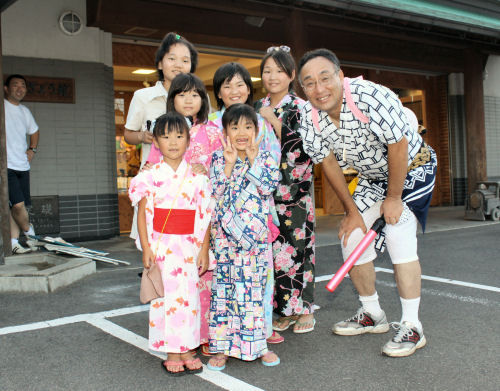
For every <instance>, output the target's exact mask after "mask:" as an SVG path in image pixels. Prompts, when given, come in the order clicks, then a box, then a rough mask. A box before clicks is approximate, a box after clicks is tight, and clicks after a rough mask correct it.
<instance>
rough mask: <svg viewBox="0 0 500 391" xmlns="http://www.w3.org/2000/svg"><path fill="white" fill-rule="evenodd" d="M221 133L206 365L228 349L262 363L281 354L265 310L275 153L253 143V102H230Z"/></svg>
mask: <svg viewBox="0 0 500 391" xmlns="http://www.w3.org/2000/svg"><path fill="white" fill-rule="evenodd" d="M222 124H223V126H224V133H225V135H226V141H224V140H223V139H221V141H222V145H223V148H224V149H223V151H216V152H215V153H214V154H213V158H212V164H211V167H210V182H211V184H212V198H213V199H214V200H213V202H214V213H213V215H212V222H211V247H212V249H213V250H214V254H215V258H216V261H217V265H216V267H215V270H214V278H213V284H212V297H211V301H210V323H209V343H210V352H211V353H216V355H215V356H214V357H212V358H211V359H210V360H209V363H208V368H209V369H211V370H216V371H220V370H223V369H224V368H225V366H226V361H227V359H228V357H235V358H238V359H240V360H245V361H252V360H256V359H257V358H261V360H262V363H263V364H264V365H266V366H275V365H278V364H279V362H280V360H279V357H278V356H277V355H276V354H275V353H273V352H271V351H269V350H268V348H267V342H266V335H267V324H266V323H267V321H266V317H265V302H264V301H265V289H266V283H267V278H268V273H267V271H268V270H269V267H270V265H272V249H271V243H270V242H269V238H268V233H269V228H268V216H269V209H270V206H271V203H270V199H271V197H272V194H273V192H274V190H275V189H276V186H277V184H278V181H279V170H278V165H277V163H276V161H275V160H274V159H273V158H272V157H271V154H270V152H269V151H262V150H261V149H259V144H260V142H261V141H262V136H260V137H259V138H257V132H258V130H257V129H258V121H257V116H256V113H255V110H254V109H253V108H252V107H251V106H248V105H246V104H234V105H232V106H231V107H229V108H228V109H227V110H226V111H225V113H224V115H223V117H222Z"/></svg>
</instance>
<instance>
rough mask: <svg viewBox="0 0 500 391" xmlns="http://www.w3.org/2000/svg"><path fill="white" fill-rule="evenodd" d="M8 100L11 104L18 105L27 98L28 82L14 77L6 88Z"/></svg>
mask: <svg viewBox="0 0 500 391" xmlns="http://www.w3.org/2000/svg"><path fill="white" fill-rule="evenodd" d="M4 90H5V94H6V95H7V100H8V101H9V102H10V103H13V104H15V105H18V104H19V103H21V101H22V100H23V99H24V97H25V96H26V92H27V89H26V82H25V81H24V80H23V79H19V78H17V77H14V78H12V79H11V80H10V82H9V85H8V86H5V87H4Z"/></svg>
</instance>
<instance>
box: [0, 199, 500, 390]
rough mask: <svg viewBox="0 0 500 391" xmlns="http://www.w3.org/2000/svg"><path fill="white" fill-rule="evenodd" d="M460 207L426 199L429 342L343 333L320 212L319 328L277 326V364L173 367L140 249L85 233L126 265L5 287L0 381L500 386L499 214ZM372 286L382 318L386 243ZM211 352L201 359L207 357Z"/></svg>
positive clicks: (392, 303) (62, 386)
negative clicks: (29, 288)
mask: <svg viewBox="0 0 500 391" xmlns="http://www.w3.org/2000/svg"><path fill="white" fill-rule="evenodd" d="M462 216H463V210H461V208H436V209H431V213H430V216H429V225H428V229H427V233H426V234H425V235H421V234H420V235H419V251H418V252H419V256H420V258H421V263H422V272H423V280H422V300H421V311H420V318H421V321H422V323H423V326H424V333H425V335H426V338H427V340H428V344H427V346H426V347H424V348H423V349H421V350H419V351H417V352H416V353H415V354H414V355H413V356H410V357H406V358H399V359H395V358H389V357H384V356H382V355H381V353H380V350H381V347H382V345H383V344H384V343H385V342H386V341H387V340H389V339H390V338H391V336H392V332H391V333H387V334H378V335H363V336H356V337H341V336H336V335H333V334H332V333H331V326H332V324H333V323H334V322H336V321H339V320H342V319H345V318H347V317H349V316H351V315H353V314H354V312H355V311H356V309H357V307H358V302H357V296H356V294H355V292H354V289H353V287H352V283H351V282H350V280H348V279H346V280H344V281H343V283H342V284H341V285H340V286H339V288H337V290H336V291H335V293H333V294H331V293H329V292H327V291H326V290H325V289H324V287H325V284H326V280H327V279H328V276H329V275H330V274H332V273H334V272H335V271H336V270H337V269H338V268H339V267H340V265H341V251H340V246H339V244H338V239H336V235H335V230H336V225H337V224H338V222H339V218H335V217H334V218H332V217H320V218H318V230H317V239H318V240H317V243H318V247H317V256H316V266H317V269H316V276H317V283H316V304H317V305H319V306H320V307H321V308H320V309H319V310H318V311H317V312H316V315H315V316H316V319H317V324H316V329H315V330H314V331H313V332H312V333H308V334H302V335H298V334H293V332H292V331H291V330H288V331H285V332H284V333H283V335H284V337H285V342H284V343H283V344H280V345H274V346H273V347H272V348H273V350H274V351H275V352H276V353H277V354H278V355H279V356H280V358H281V364H280V365H279V366H277V367H274V368H268V367H264V366H263V365H262V364H261V363H260V362H258V361H257V362H250V363H248V362H241V361H238V360H235V359H231V360H229V361H228V363H227V367H226V369H225V370H224V371H223V372H222V373H218V372H211V371H209V370H208V369H205V370H204V372H203V373H202V374H201V375H200V376H194V375H189V376H184V377H181V378H173V377H169V376H168V375H167V373H166V372H164V371H163V370H162V369H161V368H160V363H161V359H160V358H159V357H156V356H154V355H152V354H150V353H149V352H148V351H147V346H146V344H145V343H146V339H147V332H148V328H147V324H148V311H147V306H141V305H140V303H139V283H140V279H139V277H138V276H137V273H138V272H139V271H140V270H141V257H140V253H139V252H138V251H137V250H136V249H135V246H134V243H133V242H132V240H130V239H128V238H126V237H116V238H112V239H109V240H105V241H95V242H86V243H85V246H86V247H89V248H93V249H102V250H106V251H109V252H110V253H111V255H110V256H112V257H113V258H117V259H122V260H126V261H129V262H131V266H128V267H123V266H113V265H106V264H98V265H97V273H96V274H93V275H91V276H88V277H86V278H84V279H82V280H80V281H78V282H76V283H74V284H72V285H70V286H68V287H66V288H62V289H60V290H58V291H56V292H53V293H49V294H18V293H17V294H11V293H7V294H6V293H3V294H0V390H2V391H10V390H20V389H21V390H69V389H71V390H178V389H182V390H207V391H208V390H220V389H232V390H258V389H262V390H303V389H307V390H341V389H362V390H366V389H370V390H453V391H456V390H498V389H500V387H499V384H500V373H499V370H498V369H499V367H500V366H499V363H500V360H499V357H500V354H499V353H500V349H499V347H500V333H499V332H498V324H500V272H499V261H500V255H499V254H500V224H499V223H492V222H488V221H486V222H467V221H464V220H463V219H462ZM375 265H376V267H377V290H378V293H379V296H380V301H381V305H382V307H383V309H384V310H385V311H386V313H387V316H388V318H389V321H399V317H400V305H399V298H398V295H397V292H396V288H395V283H394V278H393V275H392V274H391V271H392V266H391V263H390V260H389V258H388V257H387V255H386V254H382V255H381V256H380V257H379V259H378V260H377V262H376V264H375ZM202 360H203V361H204V362H205V363H206V361H207V360H206V359H205V358H204V357H202Z"/></svg>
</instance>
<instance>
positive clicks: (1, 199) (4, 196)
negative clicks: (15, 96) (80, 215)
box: [0, 21, 12, 263]
mask: <svg viewBox="0 0 500 391" xmlns="http://www.w3.org/2000/svg"><path fill="white" fill-rule="evenodd" d="M1 30H2V29H1V21H0V76H1V81H2V88H1V91H0V227H1V230H2V235H1V239H0V263H4V257H5V256H7V255H11V252H12V248H11V243H10V208H9V188H8V181H7V148H6V139H5V111H4V105H3V69H2V61H1V59H2V35H1Z"/></svg>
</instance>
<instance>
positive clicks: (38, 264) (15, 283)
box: [0, 253, 96, 293]
mask: <svg viewBox="0 0 500 391" xmlns="http://www.w3.org/2000/svg"><path fill="white" fill-rule="evenodd" d="M95 272H96V265H95V262H93V261H92V260H90V259H88V258H65V257H61V256H58V255H54V254H50V253H33V254H27V255H16V256H11V257H5V265H1V266H0V292H23V293H42V292H44V293H49V292H54V291H55V290H56V289H59V288H62V287H65V286H67V285H70V284H72V283H73V282H75V281H78V280H80V279H82V278H83V277H85V276H88V275H90V274H94V273H95Z"/></svg>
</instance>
